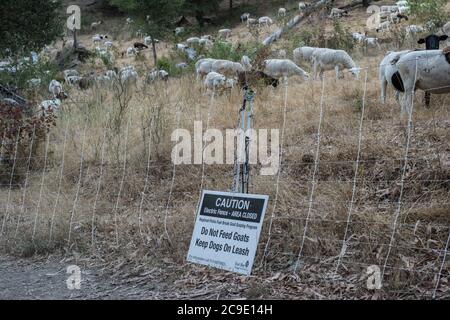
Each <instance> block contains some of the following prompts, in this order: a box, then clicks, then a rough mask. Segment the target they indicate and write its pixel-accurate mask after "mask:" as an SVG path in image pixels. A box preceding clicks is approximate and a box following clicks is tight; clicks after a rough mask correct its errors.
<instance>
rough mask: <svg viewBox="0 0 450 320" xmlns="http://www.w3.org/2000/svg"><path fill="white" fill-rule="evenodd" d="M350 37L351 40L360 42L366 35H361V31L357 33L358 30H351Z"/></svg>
mask: <svg viewBox="0 0 450 320" xmlns="http://www.w3.org/2000/svg"><path fill="white" fill-rule="evenodd" d="M352 38H353V40H355V41H356V42H358V43H362V42H364V39H365V38H366V36H365V35H363V34H362V33H359V32H353V33H352Z"/></svg>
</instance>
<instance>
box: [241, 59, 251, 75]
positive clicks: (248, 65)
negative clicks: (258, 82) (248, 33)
mask: <svg viewBox="0 0 450 320" xmlns="http://www.w3.org/2000/svg"><path fill="white" fill-rule="evenodd" d="M241 65H242V67H243V68H244V71H246V72H248V71H250V70H251V69H252V64H251V62H250V58H249V57H247V56H242V58H241Z"/></svg>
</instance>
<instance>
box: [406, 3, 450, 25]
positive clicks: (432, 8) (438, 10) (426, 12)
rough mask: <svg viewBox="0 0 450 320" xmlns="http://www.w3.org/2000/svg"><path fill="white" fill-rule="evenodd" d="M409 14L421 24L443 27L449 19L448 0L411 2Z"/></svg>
mask: <svg viewBox="0 0 450 320" xmlns="http://www.w3.org/2000/svg"><path fill="white" fill-rule="evenodd" d="M408 4H409V7H410V9H409V12H410V14H411V15H413V16H414V17H415V18H416V19H418V20H419V21H421V22H431V23H433V24H435V25H436V26H438V27H439V26H442V25H443V24H444V23H445V22H446V21H447V19H448V14H447V13H446V11H445V8H444V7H445V5H446V4H447V0H409V1H408Z"/></svg>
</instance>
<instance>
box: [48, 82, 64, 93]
mask: <svg viewBox="0 0 450 320" xmlns="http://www.w3.org/2000/svg"><path fill="white" fill-rule="evenodd" d="M48 91H50V93H51V94H53V97H57V96H58V95H59V94H61V93H62V92H63V89H62V85H61V83H60V82H59V81H57V80H52V81H50V84H49V85H48Z"/></svg>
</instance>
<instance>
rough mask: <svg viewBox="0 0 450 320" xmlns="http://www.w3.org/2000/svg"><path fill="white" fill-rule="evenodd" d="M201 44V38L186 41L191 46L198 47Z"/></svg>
mask: <svg viewBox="0 0 450 320" xmlns="http://www.w3.org/2000/svg"><path fill="white" fill-rule="evenodd" d="M199 42H200V38H199V37H191V38H188V39H187V40H186V43H187V44H188V45H189V46H195V45H197V44H198V43H199Z"/></svg>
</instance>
